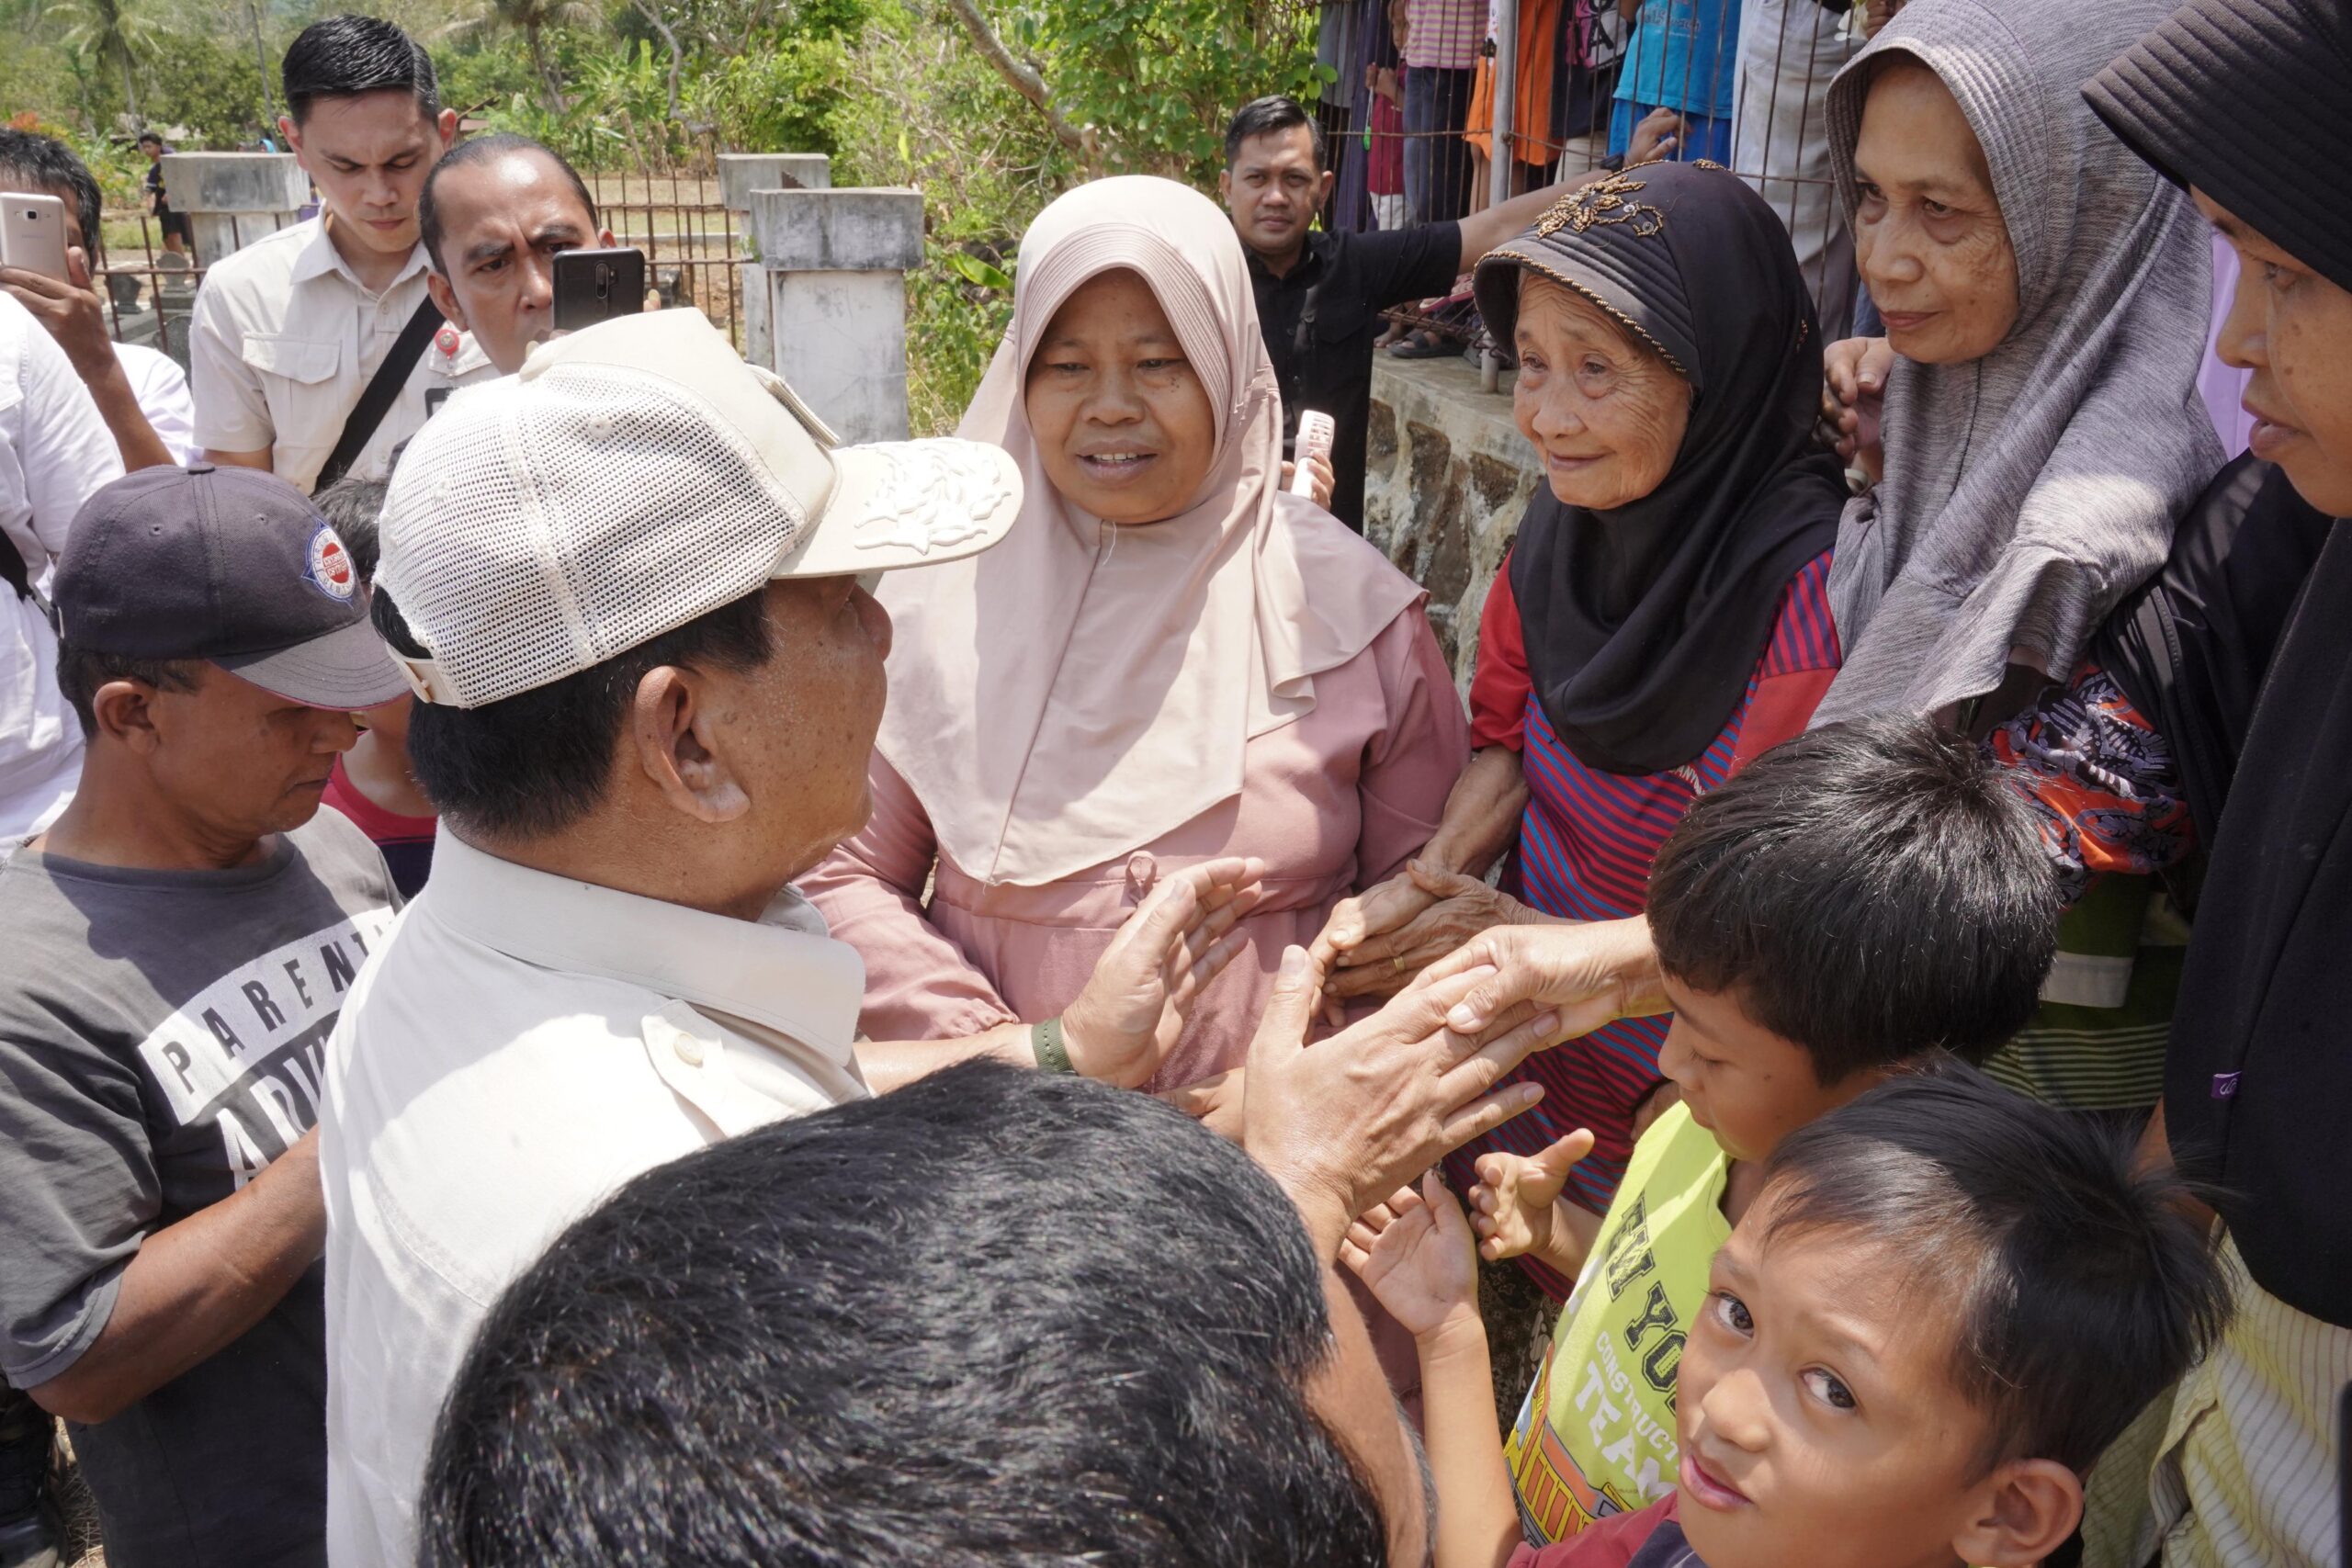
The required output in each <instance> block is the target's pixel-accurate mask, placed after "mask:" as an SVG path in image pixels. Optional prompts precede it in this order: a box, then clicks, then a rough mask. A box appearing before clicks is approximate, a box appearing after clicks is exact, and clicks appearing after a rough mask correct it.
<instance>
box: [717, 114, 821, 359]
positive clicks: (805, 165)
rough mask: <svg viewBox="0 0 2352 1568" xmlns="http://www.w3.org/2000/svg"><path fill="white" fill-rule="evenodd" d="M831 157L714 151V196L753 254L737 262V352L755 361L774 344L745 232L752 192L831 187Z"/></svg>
mask: <svg viewBox="0 0 2352 1568" xmlns="http://www.w3.org/2000/svg"><path fill="white" fill-rule="evenodd" d="M832 186H833V162H832V160H831V158H829V157H827V156H826V155H825V154H824V153H822V152H721V153H720V154H719V155H718V199H719V202H720V204H721V205H722V206H724V207H725V208H726V209H728V210H729V211H730V212H732V213H733V214H734V215H735V231H736V232H737V233H739V234H741V235H742V236H743V242H744V244H745V245H746V247H747V248H749V249H750V251H751V254H752V257H753V258H754V259H752V260H751V261H747V262H744V263H742V264H741V266H742V274H743V287H742V288H741V290H740V292H741V296H742V299H743V357H744V358H746V359H749V360H752V361H754V362H755V363H758V364H761V365H766V364H768V363H770V362H771V360H772V359H773V357H774V355H775V347H774V344H773V343H772V341H771V339H770V338H769V335H768V296H767V285H766V280H765V279H764V278H763V276H761V273H760V264H759V261H758V260H757V257H758V256H759V254H760V253H759V247H758V245H757V244H755V243H752V233H751V218H752V192H753V191H755V190H831V188H832Z"/></svg>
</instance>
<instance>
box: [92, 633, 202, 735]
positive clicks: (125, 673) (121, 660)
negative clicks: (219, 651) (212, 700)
mask: <svg viewBox="0 0 2352 1568" xmlns="http://www.w3.org/2000/svg"><path fill="white" fill-rule="evenodd" d="M203 665H204V660H200V659H133V658H130V656H128V655H126V654H120V653H101V652H99V651H98V650H97V649H94V648H83V647H81V646H80V645H79V644H77V643H75V642H74V639H73V638H72V637H60V638H59V639H58V643H57V689H58V691H59V693H61V694H62V695H63V696H64V698H65V700H66V701H67V702H68V703H70V704H72V705H73V707H74V717H75V718H78V719H80V720H81V721H82V739H85V740H95V739H97V734H98V713H97V709H96V707H94V706H93V705H92V704H93V703H94V702H96V698H97V694H98V688H99V687H100V686H103V685H105V684H106V683H107V682H109V681H143V682H146V683H147V684H148V685H150V686H153V687H154V688H155V689H156V690H157V691H159V692H193V691H195V690H196V683H197V682H198V680H199V679H201V678H202V675H203Z"/></svg>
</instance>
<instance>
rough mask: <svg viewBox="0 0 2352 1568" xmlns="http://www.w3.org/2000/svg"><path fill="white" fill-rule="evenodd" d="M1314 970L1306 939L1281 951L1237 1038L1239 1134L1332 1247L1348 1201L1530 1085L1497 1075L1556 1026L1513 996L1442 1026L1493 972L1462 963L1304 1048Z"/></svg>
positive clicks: (1501, 1111)
mask: <svg viewBox="0 0 2352 1568" xmlns="http://www.w3.org/2000/svg"><path fill="white" fill-rule="evenodd" d="M1322 978H1323V976H1322V973H1321V971H1320V969H1319V968H1318V967H1317V965H1316V964H1314V962H1313V961H1312V960H1311V959H1310V958H1309V957H1308V955H1307V953H1306V949H1304V948H1296V947H1294V948H1290V949H1288V950H1286V951H1285V952H1284V953H1283V964H1282V971H1281V974H1280V975H1279V976H1278V977H1277V978H1276V981H1275V984H1274V993H1273V996H1272V999H1271V1000H1269V1001H1268V1002H1267V1004H1266V1011H1265V1016H1264V1017H1263V1018H1262V1019H1261V1021H1260V1022H1259V1025H1258V1032H1257V1035H1256V1037H1255V1038H1254V1039H1253V1040H1252V1041H1251V1042H1250V1057H1249V1085H1250V1089H1249V1094H1248V1096H1247V1099H1246V1101H1245V1103H1244V1105H1243V1107H1242V1127H1243V1137H1242V1142H1243V1145H1244V1146H1246V1147H1247V1148H1248V1149H1249V1151H1250V1154H1251V1155H1252V1156H1255V1157H1256V1159H1257V1161H1258V1163H1259V1164H1260V1165H1261V1166H1263V1167H1265V1168H1266V1169H1267V1170H1268V1171H1269V1172H1270V1173H1272V1176H1273V1177H1274V1179H1275V1180H1277V1181H1279V1182H1280V1183H1281V1184H1282V1185H1283V1190H1285V1191H1287V1192H1288V1193H1289V1194H1290V1195H1291V1200H1292V1201H1294V1202H1295V1203H1296V1204H1297V1205H1298V1206H1299V1211H1300V1213H1302V1214H1303V1215H1304V1216H1305V1217H1306V1221H1307V1227H1308V1233H1309V1235H1313V1236H1314V1237H1315V1239H1316V1242H1317V1246H1318V1247H1322V1248H1323V1254H1322V1255H1323V1256H1324V1257H1326V1258H1331V1257H1336V1256H1337V1255H1338V1247H1339V1243H1340V1237H1341V1236H1343V1235H1345V1234H1346V1232H1347V1227H1348V1224H1349V1223H1350V1222H1351V1221H1352V1220H1353V1219H1354V1218H1355V1217H1356V1216H1357V1215H1358V1214H1360V1213H1363V1211H1364V1210H1366V1209H1368V1208H1370V1207H1371V1206H1372V1205H1373V1204H1374V1203H1376V1202H1378V1201H1381V1200H1382V1199H1383V1198H1385V1197H1386V1196H1387V1195H1388V1194H1389V1193H1391V1192H1394V1191H1395V1190H1397V1187H1398V1186H1400V1185H1401V1184H1403V1183H1404V1182H1405V1181H1406V1180H1408V1179H1410V1178H1411V1177H1412V1176H1413V1175H1414V1174H1415V1173H1416V1172H1419V1171H1421V1170H1425V1169H1427V1168H1429V1167H1430V1166H1431V1165H1432V1164H1434V1163H1436V1161H1437V1159H1438V1158H1439V1157H1440V1156H1442V1155H1444V1154H1445V1153H1446V1152H1447V1151H1448V1150H1451V1149H1453V1148H1456V1147H1458V1146H1460V1145H1463V1144H1465V1143H1467V1142H1469V1141H1470V1140H1471V1139H1472V1138H1475V1137H1477V1136H1479V1135H1480V1134H1485V1133H1487V1132H1490V1131H1492V1130H1493V1129H1494V1128H1496V1127H1498V1126H1500V1125H1501V1124H1502V1123H1503V1122H1506V1121H1508V1120H1510V1118H1511V1117H1513V1116H1516V1115H1518V1114H1519V1113H1520V1112H1521V1111H1525V1110H1526V1109H1528V1108H1529V1107H1530V1106H1532V1105H1533V1104H1534V1103H1535V1102H1536V1101H1537V1100H1540V1099H1541V1098H1542V1097H1543V1090H1542V1089H1541V1088H1540V1087H1538V1086H1537V1085H1534V1084H1526V1083H1522V1084H1513V1085H1510V1086H1509V1087H1508V1088H1504V1089H1497V1087H1496V1086H1497V1085H1498V1084H1499V1083H1501V1081H1502V1079H1503V1077H1504V1076H1505V1075H1506V1074H1508V1073H1509V1072H1510V1070H1511V1069H1512V1068H1513V1067H1516V1066H1519V1064H1520V1063H1521V1061H1522V1060H1524V1059H1525V1058H1526V1056H1527V1055H1528V1054H1529V1053H1530V1052H1532V1051H1534V1050H1536V1049H1537V1048H1539V1047H1540V1046H1543V1045H1544V1044H1547V1043H1550V1042H1551V1041H1552V1040H1554V1039H1555V1038H1556V1036H1557V1028H1558V1023H1559V1020H1558V1017H1557V1015H1556V1014H1555V1013H1552V1012H1548V1011H1539V1010H1537V1009H1536V1008H1535V1007H1534V1006H1532V1005H1526V1006H1521V1007H1516V1008H1506V1009H1498V1010H1496V1012H1495V1013H1494V1016H1493V1017H1492V1018H1491V1019H1490V1020H1489V1021H1487V1025H1486V1026H1485V1027H1484V1028H1483V1029H1481V1030H1479V1031H1476V1032H1455V1031H1453V1030H1450V1029H1449V1028H1447V1026H1446V1014H1447V1013H1448V1012H1449V1011H1450V1010H1453V1008H1454V1007H1455V1006H1456V1005H1458V1004H1459V1003H1461V1002H1462V1001H1463V1000H1464V998H1467V997H1468V996H1469V995H1470V994H1471V992H1472V991H1473V990H1475V989H1476V987H1478V986H1479V985H1480V984H1482V983H1484V982H1487V981H1490V980H1491V979H1492V978H1493V976H1492V975H1491V974H1490V973H1489V972H1487V971H1486V970H1482V969H1481V970H1470V971H1467V972H1464V973H1463V974H1461V975H1459V976H1455V977H1453V978H1452V979H1449V980H1446V981H1442V982H1438V983H1434V984H1430V985H1428V986H1424V987H1415V988H1414V989H1413V990H1410V991H1408V992H1407V993H1406V994H1405V995H1403V996H1401V997H1398V998H1397V999H1396V1000H1394V1001H1392V1002H1390V1003H1389V1004H1388V1005H1387V1006H1386V1007H1385V1008H1383V1009H1381V1010H1380V1011H1378V1012H1377V1013H1374V1015H1373V1016H1372V1017H1370V1018H1367V1019H1364V1020H1363V1021H1360V1022H1357V1023H1354V1024H1351V1025H1350V1026H1349V1027H1348V1028H1346V1029H1344V1030H1342V1031H1340V1032H1339V1033H1337V1034H1335V1035H1333V1036H1331V1037H1330V1038H1329V1039H1328V1040H1322V1041H1318V1042H1317V1043H1315V1044H1314V1045H1313V1046H1312V1047H1310V1046H1309V1045H1308V1044H1307V1043H1306V1033H1307V1028H1308V1025H1309V1024H1310V1023H1311V1022H1312V1021H1313V1019H1314V1016H1315V1010H1316V1007H1317V1001H1318V999H1319V993H1320V991H1321V988H1322Z"/></svg>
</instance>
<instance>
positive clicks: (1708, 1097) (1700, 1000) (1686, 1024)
mask: <svg viewBox="0 0 2352 1568" xmlns="http://www.w3.org/2000/svg"><path fill="white" fill-rule="evenodd" d="M1666 996H1667V999H1668V1001H1670V1002H1672V1003H1673V1004H1674V1023H1673V1026H1672V1027H1671V1028H1669V1029H1668V1031H1667V1033H1666V1043H1665V1045H1664V1046H1663V1047H1661V1048H1660V1049H1659V1051H1658V1056H1657V1066H1658V1071H1659V1072H1661V1073H1664V1074H1665V1075H1666V1076H1667V1077H1670V1078H1672V1079H1673V1080H1674V1081H1675V1083H1676V1085H1677V1086H1678V1087H1679V1088H1680V1089H1681V1090H1682V1103H1683V1104H1685V1105H1688V1106H1689V1107H1690V1108H1691V1118H1692V1120H1694V1121H1696V1122H1698V1123H1699V1125H1700V1126H1702V1127H1704V1128H1706V1129H1707V1131H1709V1132H1710V1133H1713V1134H1714V1135H1715V1142H1716V1143H1718V1144H1720V1145H1723V1149H1724V1153H1725V1154H1728V1155H1729V1156H1731V1157H1732V1158H1734V1159H1746V1160H1760V1159H1763V1158H1765V1157H1766V1156H1769V1155H1770V1154H1771V1152H1772V1150H1773V1149H1774V1148H1775V1147H1777V1146H1778V1145H1779V1144H1780V1142H1781V1139H1782V1138H1784V1137H1786V1136H1787V1135H1788V1134H1791V1133H1793V1132H1795V1131H1796V1130H1797V1129H1798V1128H1800V1127H1802V1126H1804V1124H1805V1123H1806V1122H1812V1121H1815V1120H1816V1119H1817V1118H1819V1117H1823V1116H1826V1115H1827V1114H1828V1113H1829V1112H1830V1111H1835V1110H1837V1109H1838V1107H1839V1106H1841V1105H1843V1104H1845V1103H1846V1102H1847V1101H1848V1100H1851V1099H1853V1098H1854V1097H1855V1096H1856V1095H1858V1094H1860V1093H1861V1092H1862V1091H1863V1090H1864V1089H1868V1088H1870V1087H1871V1084H1873V1083H1876V1082H1877V1081H1878V1080H1879V1078H1880V1077H1882V1076H1883V1075H1881V1074H1878V1073H1854V1074H1852V1075H1850V1076H1849V1077H1845V1078H1842V1079H1840V1080H1839V1081H1838V1082H1837V1083H1835V1084H1830V1085H1826V1086H1825V1085H1823V1084H1822V1083H1820V1082H1819V1081H1817V1080H1816V1079H1815V1077H1814V1076H1813V1058H1812V1057H1811V1056H1808V1055H1805V1053H1804V1047H1802V1046H1800V1045H1798V1044H1797V1043H1795V1042H1793V1041H1790V1040H1783V1039H1782V1038H1781V1036H1779V1035H1777V1034H1775V1033H1773V1032H1771V1031H1770V1030H1769V1029H1766V1028H1765V1027H1763V1026H1762V1025H1761V1024H1758V1023H1757V1022H1755V1021H1752V1020H1751V1019H1749V1017H1748V1016H1747V1010H1746V1009H1745V1008H1744V1007H1742V1005H1741V1003H1740V998H1739V993H1738V992H1737V991H1736V990H1729V991H1702V990H1698V989H1695V988H1693V987H1690V986H1686V985H1684V984H1682V983H1681V982H1680V981H1679V980H1674V979H1671V978H1669V979H1668V980H1667V982H1666Z"/></svg>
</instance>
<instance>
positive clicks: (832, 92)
mask: <svg viewBox="0 0 2352 1568" xmlns="http://www.w3.org/2000/svg"><path fill="white" fill-rule="evenodd" d="M850 47H851V46H850V40H844V39H842V37H841V36H840V35H839V34H836V33H832V32H816V33H808V34H800V35H787V36H785V37H780V38H778V39H775V42H774V43H773V44H772V45H771V46H770V47H768V48H766V49H763V50H759V51H754V52H752V53H750V54H739V55H736V56H734V57H732V58H731V59H728V60H723V61H721V62H718V66H717V68H716V69H715V70H714V71H712V72H711V73H710V74H709V76H708V77H707V78H706V80H707V83H708V84H709V86H710V89H711V90H710V105H711V108H712V110H713V112H714V115H715V118H717V119H718V143H719V145H720V146H722V147H726V148H729V149H730V150H733V151H738V152H826V153H834V152H840V151H841V136H840V133H839V132H838V131H837V130H835V128H834V125H833V117H834V116H835V115H837V114H839V113H840V112H841V111H842V107H843V106H844V105H845V104H847V102H848V101H849V96H850V85H849V76H850Z"/></svg>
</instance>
